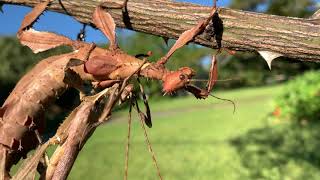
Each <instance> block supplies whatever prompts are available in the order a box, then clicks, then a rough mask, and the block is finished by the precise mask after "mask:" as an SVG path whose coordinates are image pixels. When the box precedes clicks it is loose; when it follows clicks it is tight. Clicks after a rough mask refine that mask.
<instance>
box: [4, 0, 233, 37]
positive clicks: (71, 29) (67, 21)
mask: <svg viewBox="0 0 320 180" xmlns="http://www.w3.org/2000/svg"><path fill="white" fill-rule="evenodd" d="M179 1H184V2H192V3H197V4H202V5H206V6H211V5H212V0H179ZM229 1H230V0H220V1H218V5H219V6H227V5H228V3H229ZM30 10H31V8H28V7H23V6H16V5H4V6H3V13H0V23H1V24H2V25H3V26H2V27H1V28H0V36H14V35H15V34H16V33H17V30H18V28H19V26H20V22H21V21H22V19H23V17H24V16H25V15H26V14H27V13H28V12H30ZM34 28H35V29H37V30H41V31H52V32H56V33H58V34H62V35H65V36H68V37H70V38H72V39H75V38H76V35H77V33H78V32H79V31H80V29H81V28H82V25H81V24H80V23H78V22H77V21H75V20H74V19H73V18H71V17H68V16H66V15H62V14H59V13H54V12H46V13H45V14H44V15H42V16H41V17H40V20H39V21H38V22H37V23H36V24H35V26H34ZM86 30H87V31H86V35H87V38H86V41H88V42H96V43H97V42H106V38H105V37H104V36H103V35H102V33H100V32H99V31H97V30H94V29H92V28H90V27H87V28H86ZM122 32H123V33H126V32H127V31H124V30H121V32H120V33H121V34H122Z"/></svg>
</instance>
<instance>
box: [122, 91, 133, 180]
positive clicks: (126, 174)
mask: <svg viewBox="0 0 320 180" xmlns="http://www.w3.org/2000/svg"><path fill="white" fill-rule="evenodd" d="M132 98H133V97H131V98H130V105H129V116H128V136H127V145H126V154H125V165H124V178H123V179H124V180H127V179H128V168H129V148H130V136H131V122H132V121H131V112H132V106H133V105H134V104H133V102H132Z"/></svg>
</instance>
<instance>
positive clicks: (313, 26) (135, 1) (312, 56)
mask: <svg viewBox="0 0 320 180" xmlns="http://www.w3.org/2000/svg"><path fill="white" fill-rule="evenodd" d="M38 2H39V0H0V3H8V4H19V5H25V6H34V5H35V4H36V3H38ZM101 2H102V1H97V0H68V1H63V0H61V1H60V2H59V1H58V0H56V1H54V2H53V3H52V5H51V6H50V7H49V8H48V9H49V10H52V11H57V12H61V13H64V14H68V15H71V16H73V17H74V18H76V19H77V20H78V21H80V22H82V23H87V24H90V23H91V20H92V19H91V15H92V12H93V10H94V8H95V7H96V6H97V5H98V4H100V3H101ZM122 2H123V0H108V1H106V3H105V5H106V6H107V7H110V9H109V10H108V11H109V12H110V14H111V15H112V16H113V18H114V19H115V21H116V24H117V26H118V27H122V28H128V29H132V30H135V31H140V32H145V33H148V34H153V35H157V36H163V37H167V38H173V39H177V38H178V37H179V35H180V34H181V33H182V32H183V31H185V30H187V29H189V28H191V27H193V26H194V25H195V24H196V23H197V22H198V21H199V20H201V19H204V18H206V17H207V16H208V14H209V11H210V7H204V6H199V5H194V4H190V3H181V2H172V1H169V0H129V2H128V8H127V9H128V13H127V14H123V13H122V11H121V9H114V8H112V7H116V6H119V5H120V4H122ZM219 14H220V18H221V19H222V21H223V24H224V35H223V40H222V46H223V47H226V48H229V49H234V50H240V51H272V52H276V53H280V54H283V56H285V57H289V58H294V59H300V60H303V61H315V62H317V61H320V19H301V18H293V17H281V16H274V15H267V14H260V13H253V12H245V11H240V10H232V9H227V8H220V9H219ZM205 37H206V36H205V34H202V35H199V36H198V37H197V38H196V39H195V43H198V44H201V45H204V46H207V47H211V48H217V44H216V42H215V40H214V39H213V38H211V39H210V40H207V39H206V38H205Z"/></svg>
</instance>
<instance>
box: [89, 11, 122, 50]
mask: <svg viewBox="0 0 320 180" xmlns="http://www.w3.org/2000/svg"><path fill="white" fill-rule="evenodd" d="M93 23H94V24H95V25H96V26H97V27H98V28H99V29H100V30H101V31H102V32H103V34H104V35H105V36H107V37H108V39H109V40H110V48H111V49H116V48H117V42H116V41H117V40H116V33H115V29H116V24H115V23H114V20H113V18H112V17H111V15H110V14H109V13H107V12H105V11H104V10H103V9H102V7H100V6H99V7H97V8H96V9H95V11H94V13H93Z"/></svg>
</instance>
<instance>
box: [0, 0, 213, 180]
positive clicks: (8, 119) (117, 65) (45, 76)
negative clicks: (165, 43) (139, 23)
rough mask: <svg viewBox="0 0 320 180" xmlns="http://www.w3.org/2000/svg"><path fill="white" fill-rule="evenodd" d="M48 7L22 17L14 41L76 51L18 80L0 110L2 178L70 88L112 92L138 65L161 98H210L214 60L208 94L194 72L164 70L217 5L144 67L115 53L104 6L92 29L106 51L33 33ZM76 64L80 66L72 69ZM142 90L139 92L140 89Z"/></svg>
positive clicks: (97, 11) (147, 119)
mask: <svg viewBox="0 0 320 180" xmlns="http://www.w3.org/2000/svg"><path fill="white" fill-rule="evenodd" d="M50 2H51V0H47V1H45V2H42V3H39V4H38V5H36V6H35V8H34V9H33V10H32V11H31V12H30V13H29V14H28V15H27V16H26V17H25V18H24V20H23V22H22V25H21V27H20V29H19V31H18V38H19V40H20V42H21V43H22V44H23V45H25V46H28V47H29V48H31V49H32V50H33V51H34V52H35V53H38V52H42V51H46V50H48V49H52V48H55V47H58V46H61V45H67V46H71V47H72V48H73V49H74V51H73V52H71V53H68V54H63V55H58V56H53V57H50V58H48V59H45V60H42V61H41V62H40V63H39V64H38V65H37V66H36V67H35V68H33V69H32V70H31V71H30V72H29V73H27V74H26V75H25V76H24V77H23V78H22V79H21V80H20V81H19V83H18V84H17V85H16V87H15V89H14V90H13V91H12V93H11V94H10V96H9V97H8V98H7V100H6V101H5V103H4V105H3V106H2V107H1V109H0V118H1V119H0V135H1V136H0V153H1V154H2V155H3V156H2V159H0V163H1V164H0V165H1V166H0V168H1V172H4V173H3V174H4V177H9V174H8V172H9V170H10V168H11V166H12V165H13V164H15V163H16V162H17V161H18V160H19V159H20V158H21V157H24V156H25V155H26V154H27V152H29V151H30V150H31V149H34V148H35V147H36V146H37V145H38V144H39V140H38V139H39V138H38V137H37V134H40V135H41V128H42V127H41V126H42V125H41V124H42V123H43V121H44V119H43V113H44V112H45V110H46V107H48V105H49V104H51V103H52V101H53V100H54V99H55V98H57V97H58V96H59V95H61V94H62V93H63V92H64V91H65V90H66V89H67V88H68V87H70V86H73V87H77V88H79V89H81V84H82V82H83V81H84V80H89V81H91V82H92V84H93V86H94V88H97V87H99V88H107V87H111V86H112V85H113V84H116V83H120V82H122V81H123V80H124V79H125V78H127V77H128V76H130V75H131V74H132V73H133V72H134V71H136V69H137V68H138V67H140V66H141V68H140V70H139V72H137V76H139V77H146V78H151V79H156V80H160V81H162V83H163V92H164V93H165V94H167V93H171V92H174V91H177V90H180V89H184V90H187V91H189V92H191V93H192V94H193V95H194V96H195V97H197V98H202V99H204V98H207V97H208V95H209V94H210V91H211V90H212V88H213V86H214V84H215V82H216V81H217V63H216V55H215V56H213V59H212V65H211V68H210V74H209V80H208V84H207V88H206V89H200V88H198V87H196V86H193V85H192V84H191V82H192V77H193V76H194V75H195V71H194V70H193V69H191V68H189V67H182V68H180V69H178V70H176V71H170V70H168V69H166V68H165V64H166V62H167V61H168V60H169V58H170V57H171V55H172V54H173V53H174V52H175V51H176V50H177V49H179V48H181V47H182V46H184V45H185V44H186V43H188V42H189V41H191V40H192V39H193V38H194V37H195V36H197V35H198V34H200V33H201V32H203V31H204V30H205V28H206V26H207V25H208V24H209V22H210V20H211V19H212V17H213V16H214V14H215V13H216V4H215V5H214V7H213V8H212V11H211V13H210V15H209V17H208V18H207V19H206V20H203V21H201V22H199V23H198V24H197V25H196V26H195V27H193V28H192V29H190V30H187V31H185V32H184V33H182V34H181V35H180V37H179V39H178V40H177V41H176V43H175V44H174V45H173V47H172V48H171V49H170V51H169V52H168V53H167V54H166V55H165V56H164V57H162V58H161V59H160V60H158V61H157V62H156V63H152V62H147V63H145V61H143V60H140V59H138V58H137V57H135V56H131V55H128V54H127V53H125V52H123V51H122V50H121V49H120V48H119V46H118V44H117V40H116V34H115V27H116V26H115V23H114V20H113V18H112V17H111V15H110V14H109V13H107V12H106V11H104V9H103V4H101V5H100V6H98V7H97V8H96V9H95V11H94V13H93V24H94V25H95V26H96V27H97V28H98V29H100V30H101V31H102V32H103V34H104V35H105V36H106V37H108V39H109V40H110V46H109V48H108V49H107V50H106V49H102V48H99V47H96V46H95V45H94V44H88V43H85V42H81V41H73V40H71V39H69V38H67V37H64V36H61V35H57V34H54V33H50V32H39V31H36V30H34V29H32V28H31V26H32V25H33V23H34V22H35V21H36V19H38V17H39V16H40V15H41V14H42V13H43V12H44V11H45V9H46V7H47V6H48V5H49V4H50ZM214 3H216V0H214ZM123 4H124V6H122V8H123V7H124V8H126V4H127V0H126V1H124V3H123ZM218 52H219V51H218ZM74 59H77V60H80V63H76V64H77V65H74V63H73V62H74V61H73V60H74ZM72 64H73V65H72ZM131 91H132V88H130V86H128V94H130V92H131ZM141 91H142V92H143V89H142V86H141ZM133 99H134V100H133V101H131V102H132V104H135V107H136V110H137V111H138V113H139V114H140V116H141V119H143V120H144V122H145V123H146V125H147V126H149V127H151V126H152V123H151V114H150V109H149V105H148V103H147V99H146V98H145V95H143V99H144V103H145V105H146V113H142V112H141V111H140V109H139V107H138V103H137V102H136V98H133ZM142 125H143V124H142ZM145 134H146V132H145ZM146 138H147V135H146ZM150 147H151V146H150V145H149V149H151V148H150ZM153 157H154V156H153ZM154 159H155V158H154ZM155 164H156V163H155ZM160 177H161V176H160Z"/></svg>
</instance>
